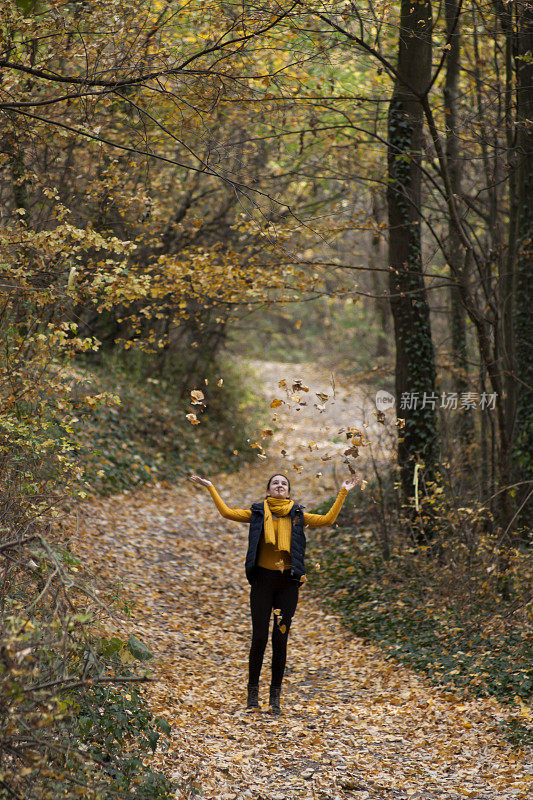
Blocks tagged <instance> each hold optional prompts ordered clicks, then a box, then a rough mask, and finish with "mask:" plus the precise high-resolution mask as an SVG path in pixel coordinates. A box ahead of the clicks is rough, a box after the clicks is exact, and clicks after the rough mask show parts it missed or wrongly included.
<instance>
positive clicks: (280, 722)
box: [78, 365, 532, 800]
mask: <svg viewBox="0 0 533 800" xmlns="http://www.w3.org/2000/svg"><path fill="white" fill-rule="evenodd" d="M289 369H290V372H289ZM267 372H268V374H269V375H270V378H269V381H270V384H272V383H276V384H277V380H279V378H280V377H287V378H288V377H297V376H296V374H291V373H295V370H294V367H293V366H291V367H290V368H287V369H284V368H283V367H281V368H280V366H279V365H276V367H271V366H269V367H268V368H266V367H265V369H264V372H263V374H264V375H266V374H267ZM284 373H286V374H284ZM299 376H300V377H302V378H303V379H304V380H306V379H307V380H310V376H307V375H305V374H302V372H300V373H299ZM322 377H323V376H322ZM318 383H319V384H320V386H319V387H318V390H324V391H327V389H325V387H324V383H323V381H320V380H319V381H318ZM311 388H313V390H314V388H315V387H314V386H313V387H311ZM268 391H269V392H270V391H271V392H272V393H273V396H281V395H280V394H279V390H278V391H277V392H274V391H273V388H272V386H271V385H270V386H269V388H268ZM309 394H310V393H309ZM339 394H340V398H339V399H338V404H339V408H340V409H341V411H338V409H337V408H336V407H335V411H333V410H331V411H328V412H324V413H323V414H322V415H319V417H318V418H319V419H320V421H319V422H318V423H316V422H315V421H314V420H315V418H317V416H316V414H314V413H312V412H311V411H310V409H309V408H307V407H303V413H302V411H299V412H295V411H294V410H290V411H289V410H288V409H283V407H282V410H283V413H284V414H288V415H289V417H288V418H287V417H284V418H283V419H282V418H281V417H280V418H279V419H278V422H279V424H280V428H283V430H284V433H283V436H284V437H285V438H286V439H287V440H288V441H286V442H284V443H285V444H288V445H289V447H287V450H288V455H287V457H286V459H289V457H290V458H291V459H292V461H291V462H288V463H297V464H298V463H299V461H300V460H301V461H302V468H303V469H302V472H301V473H299V475H298V477H297V481H295V482H297V484H298V487H297V488H303V487H304V486H305V494H306V496H308V499H309V497H312V498H313V499H315V498H316V499H319V497H320V496H322V495H324V494H325V493H329V492H330V487H331V485H332V482H333V481H332V476H331V474H327V473H326V474H325V475H323V476H322V477H321V478H314V477H313V476H314V475H315V474H316V472H317V471H320V469H318V470H317V463H318V464H319V465H320V464H321V463H323V462H320V458H319V455H318V462H317V453H316V452H314V451H310V450H309V448H308V446H307V444H308V441H313V440H314V439H313V437H315V438H316V432H317V430H320V428H321V426H322V425H323V422H324V419H328V420H329V421H328V424H329V423H331V426H332V428H333V426H337V425H339V426H340V427H342V425H345V424H357V417H356V414H357V408H355V405H356V404H357V403H358V402H360V401H361V397H360V396H359V397H356V398H355V399H354V397H353V396H352V395H350V399H348V400H347V401H346V402H344V401H343V400H342V396H344V395H343V393H342V390H339ZM341 404H342V405H341ZM352 405H353V406H354V407H353V408H352ZM344 409H347V410H346V411H345V410H344ZM326 413H327V414H329V415H330V416H331V419H329V417H326V416H325V415H326ZM337 413H338V417H336V415H337ZM296 414H300V417H299V418H298V420H299V421H295V422H294V426H295V427H294V430H293V431H289V430H288V422H290V421H291V420H293V419H294V417H295V416H296ZM346 417H349V419H350V420H351V421H350V422H347V420H346ZM354 417H355V419H354ZM302 420H303V421H302ZM313 426H314V427H313ZM310 432H312V433H313V436H311V437H308V434H309V433H310ZM281 440H282V434H281V432H278V433H276V438H275V440H274V441H273V442H272V445H271V448H272V450H273V451H275V448H276V447H278V446H280V444H281ZM339 446H345V445H342V444H339V442H335V441H331V442H330V443H329V444H328V445H327V447H331V448H332V447H339ZM289 450H290V453H289ZM309 455H311V456H312V459H311V460H310V461H307V462H305V461H303V457H304V456H309ZM325 463H327V464H329V463H330V462H325ZM279 468H280V467H279V462H278V460H277V459H276V458H268V459H267V461H265V462H262V461H259V459H258V463H257V465H252V466H247V467H245V468H243V470H241V472H240V473H238V474H234V475H220V476H215V480H216V484H217V486H218V488H219V489H220V491H221V492H222V493H223V496H224V497H225V498H226V500H227V501H228V502H229V503H230V504H233V505H241V506H244V507H247V506H249V504H250V502H251V501H252V500H254V499H256V498H258V497H259V496H261V494H262V493H264V490H263V484H264V481H265V476H266V475H267V474H270V473H271V472H273V471H275V470H276V469H279ZM322 472H324V470H322ZM291 477H292V476H291ZM294 477H295V478H296V470H294ZM339 477H340V476H339ZM355 491H358V490H357V489H356V490H355ZM297 494H298V491H297ZM246 536H247V530H246V526H244V525H238V524H236V523H231V522H226V521H225V520H222V519H221V518H220V517H219V516H218V514H217V512H216V510H215V508H214V506H213V504H212V502H211V499H210V497H209V495H208V493H207V492H206V491H205V490H198V489H197V488H195V487H194V486H192V485H191V484H186V483H184V484H182V485H178V486H175V487H168V488H165V487H161V486H160V487H155V488H147V489H144V490H142V491H138V492H135V493H125V494H124V495H120V496H118V497H114V498H112V499H109V500H105V501H99V502H94V503H93V504H91V505H90V506H88V507H87V508H86V509H85V511H84V516H83V519H82V520H81V524H80V529H79V533H78V549H79V550H81V551H84V552H85V553H86V556H87V560H88V561H89V562H90V563H91V564H92V565H93V567H94V568H95V571H96V572H97V573H98V574H99V575H100V577H101V578H102V579H105V580H108V581H116V580H117V579H121V580H122V581H123V589H122V593H123V597H124V598H125V599H128V600H134V601H135V606H134V609H133V612H132V617H131V619H130V620H128V621H127V623H126V624H127V629H128V630H129V631H133V632H135V633H136V635H138V636H139V638H141V639H142V640H143V641H144V642H145V643H146V644H147V645H148V646H149V647H150V649H151V650H152V652H154V653H155V655H156V659H155V660H154V662H151V664H152V665H153V669H154V672H155V674H156V675H157V676H158V678H159V681H158V682H157V683H156V684H154V686H153V687H152V688H151V703H152V705H153V707H154V710H155V711H156V713H157V714H158V715H164V716H166V718H167V719H168V720H169V722H170V723H171V724H172V729H173V735H172V740H171V743H170V748H169V749H168V751H167V752H166V753H160V754H159V755H158V758H159V760H160V763H161V767H162V768H163V769H164V770H165V772H166V773H167V774H169V775H170V776H172V777H174V778H175V779H176V780H177V781H178V783H179V785H180V788H179V789H178V791H177V793H176V797H177V798H180V800H181V798H183V799H184V798H192V797H199V798H210V799H212V800H230V799H231V800H241V798H252V800H296V798H298V800H300V798H302V799H303V798H309V800H311V799H313V800H318V799H319V798H320V799H321V798H323V799H324V800H326V798H332V799H333V798H335V799H337V798H338V799H339V800H340V798H360V800H371V798H375V800H385V799H386V800H391V799H393V800H401V799H402V800H403V799H404V798H415V799H416V798H418V799H420V800H421V799H422V798H425V799H427V800H437V799H439V800H440V798H454V799H455V798H464V797H470V798H475V799H476V800H489V799H490V800H511V798H516V799H520V800H521V799H522V798H526V797H527V796H528V787H529V791H531V786H532V782H531V769H530V768H529V774H528V763H527V758H526V755H525V754H521V753H520V754H519V753H516V752H513V751H512V750H511V749H510V748H509V747H507V746H506V745H505V744H504V743H503V742H502V741H501V739H499V738H498V736H497V735H496V734H495V733H494V725H495V722H496V721H497V719H498V718H499V717H501V716H503V715H504V711H503V710H502V709H501V707H500V706H499V705H498V703H496V701H493V700H483V701H480V700H477V701H470V702H464V700H460V699H457V698H454V697H453V695H450V694H447V695H446V694H443V693H441V692H438V691H436V690H435V689H433V688H431V687H429V686H428V685H426V684H425V683H424V681H423V680H422V679H420V678H418V677H417V676H416V675H415V674H414V673H413V672H411V671H409V670H407V669H405V668H403V667H400V666H399V665H396V664H394V663H393V662H391V661H387V660H385V659H384V658H383V657H382V656H381V655H380V652H379V650H378V649H377V648H376V647H374V646H372V645H368V644H365V643H364V642H363V641H362V640H360V639H358V638H356V637H354V636H352V635H351V634H350V633H349V632H348V631H347V630H346V629H345V628H344V627H343V626H342V625H341V624H340V623H339V621H338V620H337V619H336V618H335V617H334V616H333V615H330V614H327V613H326V612H325V611H323V610H321V609H320V608H319V606H318V604H317V602H316V600H315V599H314V598H313V597H312V596H311V595H310V594H309V593H307V592H306V590H305V589H304V590H302V592H301V600H300V604H299V607H298V610H297V612H296V616H295V619H294V622H293V628H292V629H291V637H290V640H289V657H288V665H289V667H288V670H287V675H286V680H285V684H284V691H283V698H282V699H283V709H284V713H283V714H282V716H281V717H279V718H276V717H272V716H271V715H269V714H267V713H264V712H263V713H247V712H245V711H244V700H245V685H246V667H247V651H248V646H249V635H250V626H249V621H248V587H247V584H246V581H245V578H244V571H243V558H244V551H245V542H246ZM269 648H270V646H269ZM269 666H270V660H269V650H267V656H266V658H265V665H264V669H263V676H262V685H261V700H262V701H263V702H265V701H266V699H267V692H268V677H269ZM265 710H266V707H265Z"/></svg>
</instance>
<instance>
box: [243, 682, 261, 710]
mask: <svg viewBox="0 0 533 800" xmlns="http://www.w3.org/2000/svg"><path fill="white" fill-rule="evenodd" d="M246 708H259V686H250V684H248V699H247V701H246Z"/></svg>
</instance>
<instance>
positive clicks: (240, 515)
mask: <svg viewBox="0 0 533 800" xmlns="http://www.w3.org/2000/svg"><path fill="white" fill-rule="evenodd" d="M189 480H191V481H192V482H193V483H195V484H196V485H197V486H205V487H206V488H207V489H209V494H210V495H211V497H212V498H213V501H214V503H215V505H216V507H217V509H218V511H219V512H220V514H221V515H222V516H223V517H224V519H231V520H232V521H233V522H250V518H251V516H252V512H251V511H250V509H245V508H229V506H227V505H226V504H225V502H224V501H223V499H222V498H221V496H220V495H219V493H218V492H217V490H216V489H215V487H214V486H213V484H212V483H211V481H210V480H208V479H207V478H201V477H200V476H199V475H191V476H190V479H189Z"/></svg>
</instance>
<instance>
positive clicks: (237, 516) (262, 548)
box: [209, 485, 348, 570]
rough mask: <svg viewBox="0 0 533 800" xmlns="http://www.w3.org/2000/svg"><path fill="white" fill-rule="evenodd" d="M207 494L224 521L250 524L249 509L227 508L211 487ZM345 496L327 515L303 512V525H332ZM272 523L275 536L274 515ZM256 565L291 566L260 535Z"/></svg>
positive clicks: (342, 494)
mask: <svg viewBox="0 0 533 800" xmlns="http://www.w3.org/2000/svg"><path fill="white" fill-rule="evenodd" d="M209 493H210V494H211V497H212V498H213V500H214V503H215V505H216V507H217V509H218V510H219V511H220V513H221V515H222V516H223V517H224V519H231V520H233V522H250V519H251V516H252V512H251V511H250V509H249V508H248V509H246V508H229V507H228V506H227V505H226V504H225V502H224V501H223V500H222V498H221V496H220V495H219V493H218V492H217V490H216V489H215V487H214V486H213V485H211V486H209ZM347 494H348V492H347V491H346V489H341V490H340V492H339V494H338V496H337V499H336V500H335V502H334V503H333V505H332V506H331V508H330V510H329V511H328V513H327V514H308V513H307V512H304V525H308V526H309V527H310V528H320V527H324V526H326V525H333V523H334V522H335V520H336V519H337V517H338V516H339V511H340V510H341V508H342V504H343V503H344V500H345V498H346V495H347ZM272 521H273V523H274V531H275V533H276V534H277V525H278V521H277V518H276V517H275V516H274V515H272ZM257 564H258V565H259V566H260V567H264V568H265V569H274V570H276V569H279V570H284V569H288V568H289V567H290V566H291V556H290V553H287V552H286V551H285V550H278V549H277V547H276V546H275V545H273V544H268V543H267V542H265V537H264V536H263V535H262V536H261V539H260V542H259V556H258V559H257Z"/></svg>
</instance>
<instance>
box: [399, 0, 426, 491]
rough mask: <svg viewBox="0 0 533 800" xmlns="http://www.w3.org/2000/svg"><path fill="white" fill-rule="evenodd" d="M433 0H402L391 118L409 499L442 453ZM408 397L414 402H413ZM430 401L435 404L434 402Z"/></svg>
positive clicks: (404, 478)
mask: <svg viewBox="0 0 533 800" xmlns="http://www.w3.org/2000/svg"><path fill="white" fill-rule="evenodd" d="M431 30H432V10H431V3H430V2H429V0H426V2H416V1H414V0H402V4H401V19H400V38H399V53H398V67H397V70H398V77H397V79H396V82H395V86H394V90H393V94H392V98H391V102H390V106H389V116H388V140H389V143H388V178H389V180H388V189H387V201H388V210H389V270H390V273H389V288H390V295H391V297H390V300H391V310H392V316H393V320H394V333H395V339H396V408H397V415H398V417H401V418H403V419H405V431H404V436H403V441H400V442H399V445H398V463H399V466H400V475H401V483H402V488H403V492H404V496H405V497H411V496H412V495H413V493H414V486H413V475H414V466H415V464H416V463H417V462H419V461H423V463H424V464H425V470H424V472H423V477H425V479H426V480H428V479H430V478H432V477H433V475H434V467H435V464H436V459H437V449H438V448H437V422H436V411H435V401H436V393H435V357H434V351H433V342H432V339H431V324H430V316H429V306H428V302H427V296H426V290H425V285H424V278H423V271H422V252H421V191H422V180H421V169H420V160H421V147H422V131H423V113H422V106H421V103H420V98H421V97H422V96H423V95H424V93H425V91H426V90H427V88H428V86H429V81H430V76H431ZM406 400H407V403H406ZM428 400H429V402H428Z"/></svg>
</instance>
